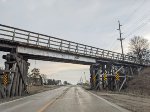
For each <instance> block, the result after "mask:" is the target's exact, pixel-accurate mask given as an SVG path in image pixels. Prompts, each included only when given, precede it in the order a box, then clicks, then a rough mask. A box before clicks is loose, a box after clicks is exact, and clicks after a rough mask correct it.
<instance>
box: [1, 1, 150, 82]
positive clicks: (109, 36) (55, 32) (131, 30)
mask: <svg viewBox="0 0 150 112" xmlns="http://www.w3.org/2000/svg"><path fill="white" fill-rule="evenodd" d="M149 6H150V0H0V24H5V25H10V26H14V27H18V28H22V29H26V30H31V31H34V32H39V33H43V34H47V35H50V36H55V37H58V38H62V39H67V40H71V41H75V42H79V43H83V44H88V45H91V46H95V47H99V48H103V49H109V50H113V51H116V52H121V50H120V42H119V41H117V38H118V37H119V33H118V31H117V30H116V29H117V28H118V20H120V22H121V24H122V25H123V26H122V32H123V35H122V36H123V37H124V38H125V40H124V42H123V44H124V49H125V52H127V51H128V41H129V39H130V38H132V37H133V36H134V35H140V36H143V37H145V38H147V39H148V40H150V32H149V29H150V8H149ZM2 54H4V53H2V52H1V55H2ZM3 61H4V60H2V59H0V62H2V63H1V64H0V66H3ZM30 63H31V66H30V69H31V68H34V67H38V68H40V69H41V73H45V74H47V75H48V76H49V77H51V78H55V79H62V80H68V81H70V82H72V83H76V82H77V81H78V80H79V79H80V77H81V76H82V77H84V75H83V73H84V72H85V73H86V74H85V75H86V77H87V78H89V66H83V65H75V64H64V63H54V62H43V61H36V62H35V61H31V60H30Z"/></svg>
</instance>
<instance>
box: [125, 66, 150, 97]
mask: <svg viewBox="0 0 150 112" xmlns="http://www.w3.org/2000/svg"><path fill="white" fill-rule="evenodd" d="M127 91H128V92H132V93H134V94H141V95H149V96H150V68H146V69H144V70H143V71H142V72H141V73H140V74H139V75H138V76H135V77H134V79H133V80H131V81H130V82H129V84H128V88H127Z"/></svg>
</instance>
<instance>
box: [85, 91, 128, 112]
mask: <svg viewBox="0 0 150 112" xmlns="http://www.w3.org/2000/svg"><path fill="white" fill-rule="evenodd" d="M88 93H90V94H92V95H93V96H95V97H97V98H99V99H101V100H103V101H104V102H106V103H108V104H109V105H111V106H113V107H115V108H117V109H118V110H120V111H122V112H131V111H129V110H126V109H124V108H122V107H120V106H118V105H116V104H114V103H111V102H109V101H107V100H105V99H104V98H102V97H100V96H98V95H96V94H94V93H92V92H90V91H88Z"/></svg>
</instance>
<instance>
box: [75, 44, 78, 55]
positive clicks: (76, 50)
mask: <svg viewBox="0 0 150 112" xmlns="http://www.w3.org/2000/svg"><path fill="white" fill-rule="evenodd" d="M75 52H76V53H78V43H77V44H76V49H75Z"/></svg>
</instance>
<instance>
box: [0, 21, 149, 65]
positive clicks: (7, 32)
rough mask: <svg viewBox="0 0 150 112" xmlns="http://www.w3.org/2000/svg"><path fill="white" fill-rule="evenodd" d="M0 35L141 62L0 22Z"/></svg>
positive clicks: (77, 52)
mask: <svg viewBox="0 0 150 112" xmlns="http://www.w3.org/2000/svg"><path fill="white" fill-rule="evenodd" d="M0 35H1V37H0V38H2V39H5V40H11V41H12V42H18V43H19V44H25V45H27V46H34V47H42V48H48V49H50V50H56V51H59V52H66V53H70V54H74V55H81V56H89V57H92V58H96V59H97V60H98V59H101V60H102V59H109V60H117V61H123V62H130V63H133V64H141V63H139V62H137V61H136V58H135V57H132V56H128V55H123V54H121V53H117V52H113V51H109V50H104V49H100V48H96V47H92V46H88V45H84V44H80V43H76V42H72V41H68V40H64V39H59V38H56V37H52V36H48V35H44V34H40V33H35V32H31V31H27V30H23V29H19V28H14V27H11V26H6V25H2V24H0ZM149 64H150V61H149V59H147V60H146V59H143V63H142V64H141V65H149Z"/></svg>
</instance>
